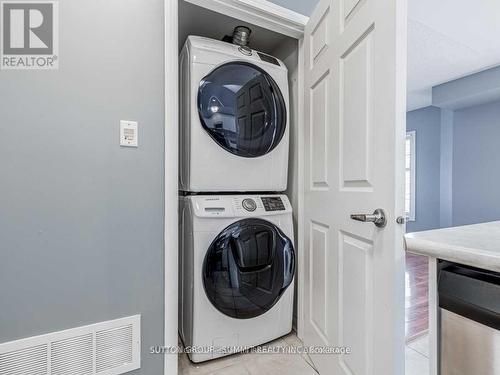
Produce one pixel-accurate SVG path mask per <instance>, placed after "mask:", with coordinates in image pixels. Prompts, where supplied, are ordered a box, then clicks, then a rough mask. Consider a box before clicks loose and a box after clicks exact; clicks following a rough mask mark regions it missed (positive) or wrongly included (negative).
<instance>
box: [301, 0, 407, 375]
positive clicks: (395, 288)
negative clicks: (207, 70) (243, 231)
mask: <svg viewBox="0 0 500 375" xmlns="http://www.w3.org/2000/svg"><path fill="white" fill-rule="evenodd" d="M304 48H305V64H304V65H305V74H304V87H305V93H304V98H305V100H304V103H305V148H304V149H305V157H306V162H305V179H306V180H305V184H304V187H305V201H304V228H305V230H304V232H305V237H304V238H305V242H304V243H305V254H304V279H305V280H304V281H305V282H304V300H303V301H304V318H305V320H304V334H303V339H304V342H305V344H306V345H307V346H341V347H348V348H349V350H350V354H345V355H343V354H342V355H332V354H330V355H324V354H322V355H314V356H313V361H314V362H315V364H316V366H317V368H318V370H319V371H320V373H321V374H325V375H326V374H346V375H347V374H352V375H365V374H367V375H382V374H383V375H401V374H404V249H403V234H404V225H400V224H397V223H396V217H397V216H399V215H401V216H404V207H403V203H404V198H403V193H404V164H403V162H404V139H405V105H406V104H405V101H406V99H405V96H406V90H405V89H406V2H405V0H335V1H334V0H322V1H320V3H319V5H318V7H317V8H316V10H315V12H314V13H313V15H312V16H311V19H310V21H309V24H308V25H307V27H306V33H305V40H304ZM378 208H381V209H383V210H384V211H385V214H386V218H387V225H386V226H385V227H384V228H379V227H377V226H375V225H374V224H373V223H369V222H367V223H364V222H359V221H355V220H353V219H351V214H371V213H373V212H374V210H375V209H378Z"/></svg>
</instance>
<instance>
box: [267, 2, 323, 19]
mask: <svg viewBox="0 0 500 375" xmlns="http://www.w3.org/2000/svg"><path fill="white" fill-rule="evenodd" d="M269 1H270V2H271V3H275V4H277V5H280V6H282V7H284V8H288V9H291V10H293V11H295V12H297V13H300V14H303V15H305V16H310V15H311V13H312V12H313V10H314V8H315V7H316V4H317V3H318V2H319V0H269Z"/></svg>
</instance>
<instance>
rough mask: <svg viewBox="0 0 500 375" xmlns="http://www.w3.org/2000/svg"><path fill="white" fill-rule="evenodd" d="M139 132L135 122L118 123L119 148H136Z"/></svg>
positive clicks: (123, 121)
mask: <svg viewBox="0 0 500 375" xmlns="http://www.w3.org/2000/svg"><path fill="white" fill-rule="evenodd" d="M138 138H139V130H138V123H137V122H136V121H125V120H121V121H120V146H124V147H138V146H139V139H138Z"/></svg>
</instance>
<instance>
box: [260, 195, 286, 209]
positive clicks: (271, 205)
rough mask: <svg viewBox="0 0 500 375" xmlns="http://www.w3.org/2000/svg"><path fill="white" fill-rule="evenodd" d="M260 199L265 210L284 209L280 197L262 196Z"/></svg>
mask: <svg viewBox="0 0 500 375" xmlns="http://www.w3.org/2000/svg"><path fill="white" fill-rule="evenodd" d="M261 199H262V204H263V205H264V209H265V210H266V211H285V204H284V203H283V200H282V199H281V197H262V198H261Z"/></svg>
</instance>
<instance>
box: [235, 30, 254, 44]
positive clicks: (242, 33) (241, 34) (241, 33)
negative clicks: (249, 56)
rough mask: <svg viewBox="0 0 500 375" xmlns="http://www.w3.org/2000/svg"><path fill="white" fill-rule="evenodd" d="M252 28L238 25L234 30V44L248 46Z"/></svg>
mask: <svg viewBox="0 0 500 375" xmlns="http://www.w3.org/2000/svg"><path fill="white" fill-rule="evenodd" d="M251 33H252V30H250V29H249V28H248V27H246V26H237V27H235V28H234V31H233V44H236V45H238V46H242V47H246V46H248V43H250V34H251Z"/></svg>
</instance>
